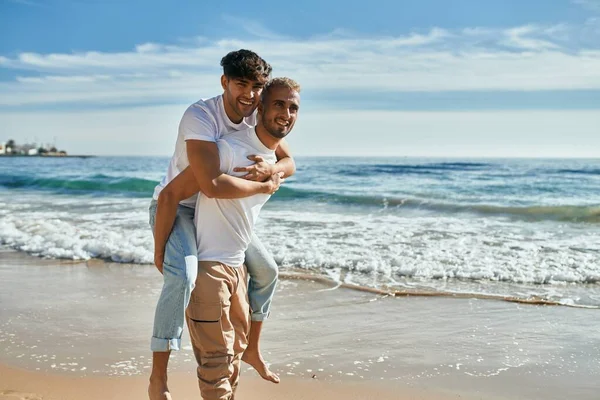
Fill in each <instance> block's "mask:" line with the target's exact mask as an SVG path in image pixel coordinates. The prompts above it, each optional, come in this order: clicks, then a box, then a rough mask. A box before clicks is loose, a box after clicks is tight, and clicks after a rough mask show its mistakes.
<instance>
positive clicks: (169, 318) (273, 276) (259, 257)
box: [149, 200, 278, 351]
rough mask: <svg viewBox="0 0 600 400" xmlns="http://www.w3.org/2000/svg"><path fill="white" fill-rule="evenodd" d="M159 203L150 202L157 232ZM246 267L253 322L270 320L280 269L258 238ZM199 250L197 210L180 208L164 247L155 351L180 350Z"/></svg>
mask: <svg viewBox="0 0 600 400" xmlns="http://www.w3.org/2000/svg"><path fill="white" fill-rule="evenodd" d="M156 207H157V203H156V201H155V200H152V202H151V203H150V208H149V214H150V226H151V227H152V231H153V232H154V223H155V218H156ZM245 264H246V268H247V269H248V274H249V276H250V282H249V284H248V298H249V302H250V309H251V310H252V314H251V319H252V321H264V320H265V319H267V318H268V316H269V313H270V309H271V302H272V299H273V295H274V293H275V287H276V286H277V276H278V267H277V263H276V262H275V260H274V259H273V256H271V254H270V253H269V252H268V251H267V249H265V247H264V246H263V244H262V243H261V242H260V240H259V239H258V237H257V236H256V235H254V234H253V235H252V241H251V242H250V245H249V246H248V249H247V250H246V261H245ZM197 276H198V250H197V246H196V225H195V224H194V209H193V208H190V207H186V206H182V205H179V206H178V208H177V216H176V218H175V223H174V224H173V229H172V230H171V234H170V235H169V239H168V240H167V244H166V246H165V258H164V262H163V287H162V291H161V293H160V297H159V299H158V304H157V305H156V312H155V315H154V328H153V331H152V340H151V343H150V348H151V350H152V351H170V350H179V349H180V347H181V334H182V333H183V325H184V321H185V310H186V308H187V306H188V304H189V302H190V297H191V294H192V290H193V289H194V285H195V282H196V277H197Z"/></svg>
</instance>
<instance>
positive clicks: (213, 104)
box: [183, 96, 221, 125]
mask: <svg viewBox="0 0 600 400" xmlns="http://www.w3.org/2000/svg"><path fill="white" fill-rule="evenodd" d="M220 97H221V96H216V97H211V98H210V99H201V100H198V101H197V102H195V103H193V104H191V105H190V106H189V107H188V108H187V109H186V110H185V112H184V113H183V122H187V121H189V122H193V120H196V119H200V120H203V121H207V122H210V123H211V125H216V123H217V114H218V113H219V101H220Z"/></svg>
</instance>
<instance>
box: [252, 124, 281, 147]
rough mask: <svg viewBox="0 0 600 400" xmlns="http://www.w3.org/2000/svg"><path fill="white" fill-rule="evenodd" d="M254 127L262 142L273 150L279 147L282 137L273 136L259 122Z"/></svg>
mask: <svg viewBox="0 0 600 400" xmlns="http://www.w3.org/2000/svg"><path fill="white" fill-rule="evenodd" d="M254 129H255V131H256V136H258V140H260V141H261V143H262V144H264V145H265V146H266V147H268V148H269V149H271V150H276V149H277V147H279V143H280V142H281V139H277V138H274V137H273V136H271V135H270V134H269V132H267V130H266V129H265V127H264V126H263V125H262V124H260V123H259V124H258V125H256V128H254Z"/></svg>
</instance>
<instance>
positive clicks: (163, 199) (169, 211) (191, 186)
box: [154, 167, 282, 273]
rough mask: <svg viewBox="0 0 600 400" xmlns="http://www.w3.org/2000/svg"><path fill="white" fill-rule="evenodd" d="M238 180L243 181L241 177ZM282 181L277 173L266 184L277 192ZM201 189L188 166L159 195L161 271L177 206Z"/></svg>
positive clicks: (157, 252)
mask: <svg viewBox="0 0 600 400" xmlns="http://www.w3.org/2000/svg"><path fill="white" fill-rule="evenodd" d="M238 180H240V181H243V180H242V179H239V178H238ZM244 182H245V181H244ZM281 182H282V179H281V177H280V175H279V174H275V175H273V176H272V177H271V178H270V179H269V181H267V182H266V184H267V185H268V186H270V188H271V189H270V190H271V191H272V192H275V191H277V189H279V185H280V184H281ZM199 191H200V186H199V185H198V182H197V181H196V177H195V176H194V173H193V171H192V169H191V168H190V167H187V168H186V169H185V170H183V172H181V173H180V174H179V175H177V176H176V177H175V179H173V180H172V181H171V182H169V184H168V185H167V186H165V187H164V188H163V190H161V192H160V194H159V196H158V202H157V203H158V204H157V208H156V216H155V218H154V264H155V265H156V268H158V270H159V271H160V272H161V273H162V269H163V261H164V258H165V246H166V245H167V240H168V239H169V235H170V234H171V230H172V229H173V224H174V223H175V218H176V216H177V206H178V204H179V202H180V201H181V200H184V199H187V198H189V197H191V196H193V195H195V194H196V193H198V192H199ZM271 191H270V192H271Z"/></svg>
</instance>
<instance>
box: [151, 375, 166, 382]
mask: <svg viewBox="0 0 600 400" xmlns="http://www.w3.org/2000/svg"><path fill="white" fill-rule="evenodd" d="M150 383H167V375H165V374H152V375H150Z"/></svg>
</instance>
